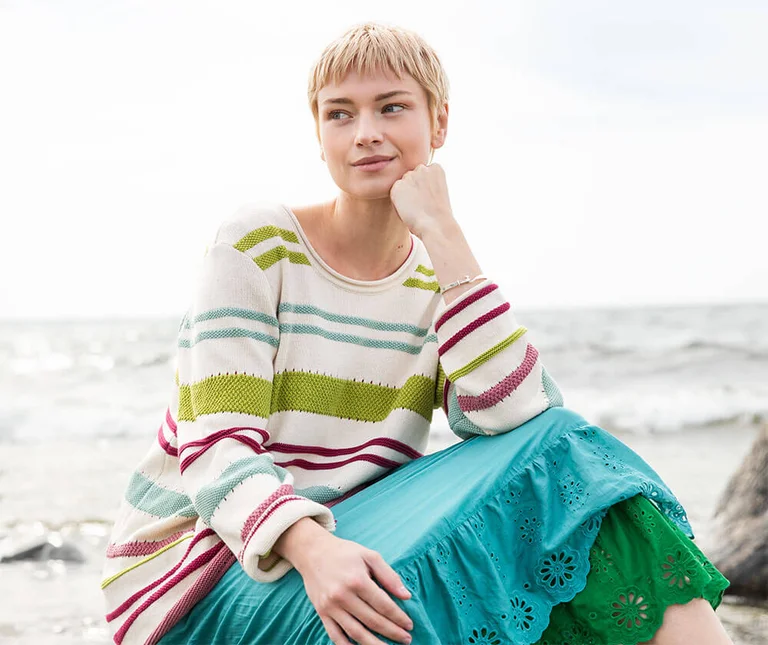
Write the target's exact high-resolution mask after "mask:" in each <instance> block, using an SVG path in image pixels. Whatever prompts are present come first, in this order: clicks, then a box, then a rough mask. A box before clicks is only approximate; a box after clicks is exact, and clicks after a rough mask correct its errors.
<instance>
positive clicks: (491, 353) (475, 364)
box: [448, 327, 528, 382]
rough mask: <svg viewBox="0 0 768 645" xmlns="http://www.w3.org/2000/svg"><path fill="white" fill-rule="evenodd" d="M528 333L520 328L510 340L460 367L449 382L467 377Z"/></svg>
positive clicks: (450, 377) (451, 375)
mask: <svg viewBox="0 0 768 645" xmlns="http://www.w3.org/2000/svg"><path fill="white" fill-rule="evenodd" d="M527 331H528V330H527V329H526V328H525V327H518V328H517V330H516V331H515V332H514V333H513V334H512V335H511V336H509V337H508V338H505V339H504V340H502V341H501V342H500V343H497V344H496V345H494V346H493V347H491V348H490V349H489V350H487V351H485V352H483V353H482V354H480V356H478V357H477V358H476V359H475V360H473V361H470V362H469V363H467V364H466V365H465V366H464V367H460V368H459V369H457V370H456V371H455V372H453V374H449V375H448V380H450V381H452V382H456V380H457V379H460V378H461V377H462V376H466V375H467V374H469V373H470V372H471V371H472V370H474V369H476V368H478V367H480V366H481V365H482V364H483V363H485V362H487V361H489V360H490V359H492V358H493V357H494V356H496V354H498V353H499V352H501V351H503V350H505V349H506V348H507V347H509V346H510V345H511V344H512V343H514V342H515V341H516V340H517V339H518V338H520V336H522V335H523V334H524V333H525V332H527Z"/></svg>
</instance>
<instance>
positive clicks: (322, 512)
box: [238, 496, 336, 582]
mask: <svg viewBox="0 0 768 645" xmlns="http://www.w3.org/2000/svg"><path fill="white" fill-rule="evenodd" d="M281 502H282V503H280V504H279V505H278V504H276V505H275V506H274V507H273V509H272V510H271V511H269V514H268V515H267V517H266V519H264V520H263V521H261V523H260V524H258V525H257V526H256V527H254V528H253V530H252V531H251V534H250V535H249V536H248V537H247V538H246V540H245V544H244V546H243V550H242V551H241V552H240V554H239V556H238V560H240V564H241V565H242V567H243V570H244V571H245V572H246V573H247V574H248V575H249V576H250V577H251V578H253V579H254V580H256V581H257V582H274V581H275V580H278V579H280V578H281V577H283V576H284V575H285V574H286V573H287V572H288V571H290V570H291V569H292V568H293V565H292V564H291V563H290V562H289V561H288V560H286V559H285V558H282V557H281V558H279V559H278V560H277V561H276V562H275V563H274V564H273V565H272V566H271V567H270V568H269V570H268V571H264V570H262V569H260V568H259V561H260V560H261V559H262V558H266V557H267V556H269V555H270V553H271V552H272V547H273V546H274V545H275V542H277V540H278V539H279V538H280V536H281V535H282V534H283V533H284V532H285V531H286V530H287V529H288V528H289V527H291V526H292V525H293V524H295V523H296V522H298V521H299V520H300V519H301V518H303V517H311V518H313V519H314V520H315V521H316V522H317V523H318V524H320V526H322V527H323V528H325V529H327V530H328V531H331V532H333V531H335V530H336V520H335V518H334V517H333V513H332V512H331V509H329V508H328V507H327V506H323V505H322V504H320V503H318V502H315V501H313V500H311V499H307V498H306V497H298V496H292V497H287V498H286V497H283V498H282V499H281ZM261 554H263V555H261Z"/></svg>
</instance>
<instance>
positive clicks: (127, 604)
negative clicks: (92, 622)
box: [106, 529, 214, 622]
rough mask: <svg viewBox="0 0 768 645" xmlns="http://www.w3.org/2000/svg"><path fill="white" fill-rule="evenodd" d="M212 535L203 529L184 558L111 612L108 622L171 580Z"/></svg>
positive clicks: (211, 532)
mask: <svg viewBox="0 0 768 645" xmlns="http://www.w3.org/2000/svg"><path fill="white" fill-rule="evenodd" d="M210 535H214V532H213V531H212V530H211V529H203V530H202V531H200V533H198V534H197V535H196V536H195V537H193V538H192V540H190V542H189V544H188V545H187V550H186V551H185V552H184V555H183V556H182V558H181V559H180V560H179V561H178V562H177V563H176V564H175V565H174V567H173V568H172V569H171V570H170V571H168V572H167V573H166V574H165V575H164V576H163V577H162V578H160V579H158V580H155V581H154V582H153V583H151V584H149V585H147V586H146V587H144V588H143V589H140V590H139V591H137V592H136V593H135V594H133V595H132V596H131V597H130V598H128V600H126V601H125V602H123V603H122V604H121V605H120V606H119V607H117V608H116V609H114V610H113V611H111V612H110V613H108V614H107V615H106V619H107V622H111V621H113V620H114V619H115V618H117V617H118V616H120V615H121V614H122V613H123V612H124V611H125V610H126V609H128V608H129V607H130V606H131V605H132V604H133V603H135V602H136V601H137V600H138V599H139V598H141V597H142V596H143V595H144V594H146V593H147V592H148V591H151V590H152V589H154V588H155V587H157V585H159V584H162V583H163V581H164V580H166V579H167V578H169V577H170V576H172V575H173V573H174V572H175V571H176V570H177V569H178V568H179V567H180V566H181V565H182V564H184V560H186V559H187V556H188V555H189V554H190V552H191V551H192V549H193V548H194V546H195V545H196V544H197V543H198V542H200V540H202V539H204V538H207V537H208V536H210Z"/></svg>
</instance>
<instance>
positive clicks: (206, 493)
mask: <svg viewBox="0 0 768 645" xmlns="http://www.w3.org/2000/svg"><path fill="white" fill-rule="evenodd" d="M259 474H264V475H271V476H273V477H277V478H278V479H279V480H280V483H282V482H283V481H284V480H285V476H286V475H287V474H288V471H287V470H286V469H285V468H281V467H280V466H275V465H273V464H272V461H271V458H270V457H268V456H266V455H259V456H256V457H246V458H244V459H239V460H237V461H235V462H233V463H231V464H230V465H229V466H227V467H226V468H225V469H224V471H223V472H222V473H221V475H219V476H218V477H217V478H216V479H215V480H214V481H212V482H211V483H210V484H206V485H205V486H202V487H201V488H200V490H199V491H197V495H196V496H195V508H196V509H197V513H198V514H199V515H200V517H201V518H202V520H203V521H204V522H205V523H206V524H208V525H210V521H211V517H212V516H213V514H214V512H215V511H216V509H217V508H218V507H219V504H221V502H222V501H223V500H224V498H225V497H226V496H227V495H229V494H230V493H231V492H232V491H233V490H234V488H235V487H236V486H239V485H240V484H242V483H243V482H244V481H245V480H246V479H248V478H249V477H253V476H254V475H259Z"/></svg>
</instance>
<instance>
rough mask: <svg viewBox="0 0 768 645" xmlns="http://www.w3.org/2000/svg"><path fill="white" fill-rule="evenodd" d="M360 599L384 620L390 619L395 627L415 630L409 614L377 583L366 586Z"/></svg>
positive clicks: (361, 592)
mask: <svg viewBox="0 0 768 645" xmlns="http://www.w3.org/2000/svg"><path fill="white" fill-rule="evenodd" d="M360 598H362V599H363V600H364V601H365V602H366V603H367V604H368V605H370V607H371V608H372V609H373V610H374V611H375V612H377V613H378V614H380V615H381V616H383V617H384V618H388V619H389V620H390V621H392V622H393V623H394V624H395V625H398V626H399V627H401V628H402V629H404V630H407V631H410V630H412V629H413V621H412V620H411V619H410V617H409V616H408V614H406V613H405V612H404V611H403V610H402V609H401V608H400V607H398V606H397V604H396V603H395V601H394V600H392V598H391V596H390V595H389V594H387V592H386V591H384V590H383V589H382V588H380V587H379V586H378V585H377V584H376V583H375V582H373V581H371V584H370V585H366V587H365V589H363V590H361V591H360ZM381 633H382V634H384V636H388V634H385V633H384V632H381Z"/></svg>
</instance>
